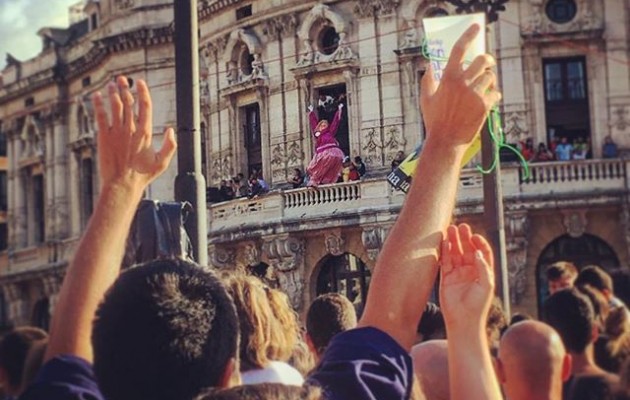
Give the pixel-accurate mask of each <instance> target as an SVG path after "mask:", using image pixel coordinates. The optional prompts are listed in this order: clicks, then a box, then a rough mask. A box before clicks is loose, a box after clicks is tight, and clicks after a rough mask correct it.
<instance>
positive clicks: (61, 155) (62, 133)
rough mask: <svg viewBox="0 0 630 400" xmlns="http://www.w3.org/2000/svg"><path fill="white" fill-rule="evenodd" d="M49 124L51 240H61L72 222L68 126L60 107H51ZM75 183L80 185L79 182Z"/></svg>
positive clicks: (67, 233)
mask: <svg viewBox="0 0 630 400" xmlns="http://www.w3.org/2000/svg"><path fill="white" fill-rule="evenodd" d="M51 122H52V130H51V131H49V132H50V136H52V143H53V148H51V149H50V150H48V152H49V153H52V154H51V156H50V158H51V160H52V167H53V170H52V171H51V172H50V173H49V174H48V179H51V178H52V180H53V182H54V190H53V191H52V193H51V194H50V195H49V198H51V197H52V202H53V204H54V209H55V213H54V216H53V218H54V219H53V226H54V228H55V233H54V235H55V236H54V237H53V239H54V240H61V239H64V238H67V237H68V236H69V235H70V232H71V220H72V218H71V216H70V213H69V211H70V210H69V203H70V202H69V195H68V187H69V184H68V180H69V174H68V171H69V168H68V159H69V157H68V152H69V149H68V139H67V138H68V124H67V118H66V117H65V115H64V111H63V110H62V109H61V106H53V108H52V109H51ZM86 129H89V127H86ZM47 164H48V161H47ZM76 183H77V184H79V185H80V182H76ZM78 211H79V212H78V215H79V216H80V215H81V212H80V209H79V210H78ZM79 218H80V217H79Z"/></svg>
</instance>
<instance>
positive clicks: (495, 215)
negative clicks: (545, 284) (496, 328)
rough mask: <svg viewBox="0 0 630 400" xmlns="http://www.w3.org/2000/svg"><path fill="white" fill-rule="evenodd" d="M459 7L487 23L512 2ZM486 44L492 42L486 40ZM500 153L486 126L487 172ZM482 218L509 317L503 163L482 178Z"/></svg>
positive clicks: (457, 2)
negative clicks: (484, 19) (482, 18)
mask: <svg viewBox="0 0 630 400" xmlns="http://www.w3.org/2000/svg"><path fill="white" fill-rule="evenodd" d="M446 1H448V2H449V3H451V4H453V5H454V6H455V7H457V9H456V12H457V13H474V12H482V13H484V14H486V19H487V21H488V23H492V22H496V21H497V20H498V19H499V15H498V13H499V12H501V11H505V4H506V3H507V2H508V1H509V0H446ZM486 42H487V43H488V42H489V38H488V37H487V36H486ZM498 151H499V149H498V148H497V146H496V145H495V144H494V143H493V141H492V138H491V136H490V132H489V129H488V124H484V128H483V131H482V132H481V159H482V163H483V166H484V167H485V168H487V167H488V166H490V165H492V164H493V161H494V160H495V158H498V157H499V154H498ZM483 216H484V225H485V229H486V235H487V237H488V240H489V241H490V244H491V245H492V249H493V251H494V260H495V265H496V267H497V268H496V293H497V295H498V296H499V297H500V298H501V301H502V303H503V308H504V311H505V312H506V313H507V314H508V315H510V292H509V290H510V288H509V282H508V262H507V252H506V244H505V223H504V220H503V193H502V190H501V162H497V163H496V164H495V168H494V169H493V170H492V171H490V172H489V173H487V174H484V175H483Z"/></svg>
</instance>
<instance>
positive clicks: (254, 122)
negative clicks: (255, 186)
mask: <svg viewBox="0 0 630 400" xmlns="http://www.w3.org/2000/svg"><path fill="white" fill-rule="evenodd" d="M241 110H242V114H243V118H244V124H243V133H244V136H245V138H244V139H245V149H246V150H247V167H248V171H247V172H248V173H249V174H251V173H252V172H254V170H257V171H261V172H262V148H261V144H262V142H261V138H260V107H259V106H258V103H256V104H252V105H250V106H246V107H243V108H242V109H241Z"/></svg>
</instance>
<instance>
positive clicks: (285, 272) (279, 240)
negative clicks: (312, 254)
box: [263, 235, 305, 310]
mask: <svg viewBox="0 0 630 400" xmlns="http://www.w3.org/2000/svg"><path fill="white" fill-rule="evenodd" d="M263 251H264V252H265V254H266V255H267V258H268V259H269V261H270V263H271V266H272V267H274V268H275V270H276V276H277V277H278V283H279V285H280V287H281V288H282V290H284V292H285V293H286V294H287V296H289V300H290V301H291V305H292V306H293V307H294V308H295V309H296V310H300V309H301V308H302V295H303V292H304V286H305V284H304V239H300V238H297V237H294V236H289V235H279V236H275V237H269V238H265V239H264V242H263Z"/></svg>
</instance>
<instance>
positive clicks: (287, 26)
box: [263, 13, 299, 37]
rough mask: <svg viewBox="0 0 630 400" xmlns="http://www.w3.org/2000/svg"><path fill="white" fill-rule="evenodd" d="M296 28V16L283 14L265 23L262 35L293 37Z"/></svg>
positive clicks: (297, 22) (297, 23)
mask: <svg viewBox="0 0 630 400" xmlns="http://www.w3.org/2000/svg"><path fill="white" fill-rule="evenodd" d="M298 26H299V21H298V17H297V14H295V13H293V14H283V15H280V16H278V17H275V18H270V19H268V20H267V21H265V22H264V24H263V33H264V34H265V35H268V36H271V37H282V36H293V35H295V34H296V33H297V29H298Z"/></svg>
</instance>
